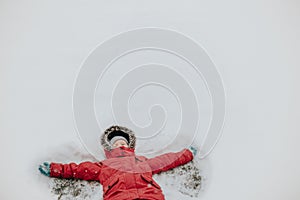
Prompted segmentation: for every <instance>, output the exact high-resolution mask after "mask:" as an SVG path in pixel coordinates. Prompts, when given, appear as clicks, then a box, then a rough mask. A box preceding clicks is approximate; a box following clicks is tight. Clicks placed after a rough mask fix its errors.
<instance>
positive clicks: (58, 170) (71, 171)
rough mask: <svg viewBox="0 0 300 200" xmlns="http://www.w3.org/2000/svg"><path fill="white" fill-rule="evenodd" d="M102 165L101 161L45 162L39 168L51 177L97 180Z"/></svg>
mask: <svg viewBox="0 0 300 200" xmlns="http://www.w3.org/2000/svg"><path fill="white" fill-rule="evenodd" d="M101 167H102V164H101V162H96V163H93V162H82V163H80V164H76V163H69V164H61V163H51V164H47V163H44V166H40V168H39V170H40V171H41V173H43V174H44V175H47V176H50V177H56V178H75V179H82V180H97V179H98V176H99V174H100V171H101Z"/></svg>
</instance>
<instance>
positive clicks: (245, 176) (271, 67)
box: [0, 0, 300, 200]
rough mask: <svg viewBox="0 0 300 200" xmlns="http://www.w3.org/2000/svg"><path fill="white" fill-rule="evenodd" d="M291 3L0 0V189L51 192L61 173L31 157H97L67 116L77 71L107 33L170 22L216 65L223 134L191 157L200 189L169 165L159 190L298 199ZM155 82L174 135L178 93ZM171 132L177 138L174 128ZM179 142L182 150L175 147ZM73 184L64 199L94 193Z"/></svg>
mask: <svg viewBox="0 0 300 200" xmlns="http://www.w3.org/2000/svg"><path fill="white" fill-rule="evenodd" d="M299 8H300V5H299V2H298V1H278V0H274V1H267V0H252V1H237V0H228V1H222V0H218V1H196V0H192V1H184V2H183V1H174V0H165V1H157V0H152V1H147V2H146V1H140V0H132V1H106V2H104V1H96V0H92V1H80V0H72V1H71V0H66V1H57V0H51V1H50V0H49V1H48V0H41V1H37V0H26V1H11V0H2V1H1V2H0V30H1V31H0V134H1V138H0V158H1V163H0V177H1V180H0V199H1V200H2V199H3V200H19V199H24V200H27V199H28V200H35V199H43V200H54V199H58V197H59V192H56V194H55V192H53V191H52V190H53V187H56V186H57V184H60V183H57V182H55V180H54V179H49V178H48V177H45V176H42V175H41V174H40V173H39V171H38V165H39V164H40V163H42V162H44V161H55V162H64V163H67V162H71V161H72V162H81V161H83V160H90V159H94V158H93V157H91V155H90V152H92V153H95V152H96V151H99V152H100V151H101V149H100V147H99V148H98V146H97V144H98V141H95V140H91V141H90V143H86V142H85V145H87V148H88V150H89V151H87V149H86V148H84V147H83V143H82V140H80V139H79V137H78V134H77V132H76V128H75V124H74V120H73V117H74V116H73V110H72V95H73V89H74V83H75V80H76V76H77V74H78V70H79V68H80V66H81V64H82V62H83V60H84V59H85V58H86V57H87V55H88V54H89V53H90V52H91V51H92V50H93V49H94V48H95V46H96V45H98V44H99V43H101V42H103V41H104V40H106V39H107V38H110V37H111V36H112V35H115V34H117V33H120V32H123V31H127V30H130V29H135V28H139V27H145V26H146V27H153V26H154V27H161V28H168V29H172V30H176V31H179V32H181V33H184V34H186V35H188V36H190V37H191V38H193V39H194V40H195V41H197V42H198V43H200V44H201V45H202V46H203V47H204V48H205V49H206V51H207V52H208V54H209V55H210V57H211V58H212V60H213V61H214V63H215V64H216V66H217V68H218V70H219V72H220V75H221V77H222V79H223V81H224V85H225V88H226V96H227V105H226V110H227V115H226V123H225V127H224V130H223V136H222V138H221V140H220V141H219V143H218V144H217V145H216V147H215V148H214V150H213V151H212V153H211V154H209V156H208V157H207V158H206V159H204V160H197V164H196V166H198V169H199V170H200V171H199V174H200V175H201V177H205V179H201V189H202V190H200V191H198V190H197V188H196V189H194V190H190V189H189V187H186V185H185V183H187V185H189V183H188V182H187V180H186V178H187V177H189V175H190V174H183V175H182V176H180V175H178V174H180V173H181V172H180V169H177V171H175V172H174V171H173V172H169V173H165V174H161V175H158V176H155V179H156V180H157V181H158V182H159V183H160V184H161V185H162V188H163V191H164V193H165V195H166V197H167V199H168V200H170V199H171V200H173V199H180V200H190V199H203V200H219V199H232V200H240V199H243V200H253V199H255V200H266V199H267V200H269V199H272V200H282V199H288V200H299V199H300V193H299V185H300V170H299V169H300V157H299V155H298V153H299V152H300V145H298V143H299V140H300V135H299V132H300V130H299V122H298V121H299V116H300V106H299V102H300V95H299V91H300V90H299V85H300V83H299V78H298V76H299V66H300V61H299V52H300V44H299V41H300V39H299V36H300V26H299V24H300V12H299ZM140 56H143V55H140ZM152 56H153V57H156V56H155V55H154V54H153V55H152ZM170 62H174V61H170ZM175 63H177V64H178V62H175ZM183 71H185V70H183ZM185 72H186V73H191V72H190V71H188V70H186V71H185ZM112 75H115V74H113V73H112ZM188 75H191V76H192V73H191V74H188ZM166 77H167V76H166ZM193 86H194V88H195V89H199V88H200V86H199V85H198V84H195V83H194V85H193ZM197 86H199V87H197ZM201 87H202V86H201ZM98 89H101V87H99V88H98ZM158 92H160V93H159V95H157V96H154V97H163V101H164V102H166V103H167V104H166V106H165V108H166V110H167V111H169V110H170V111H171V113H169V115H167V116H169V118H167V119H168V120H169V121H167V123H166V127H165V130H168V133H172V131H173V129H174V128H176V129H177V128H178V127H177V126H178V125H179V124H180V123H179V122H178V121H172V120H178V119H179V117H178V116H179V115H177V114H178V113H179V111H178V110H176V109H169V107H168V106H169V105H173V103H174V102H175V103H176V101H175V100H176V99H175V100H174V99H171V100H170V101H171V102H169V101H168V100H169V99H166V98H165V96H161V95H165V92H161V91H158ZM197 94H198V95H200V93H197ZM141 97H142V96H138V95H137V99H138V98H141ZM102 98H107V96H101V95H99V93H98V96H96V99H97V100H99V99H102ZM147 98H148V97H147ZM151 98H153V96H151V95H149V99H151ZM201 98H203V99H201ZM205 98H206V97H205V96H201V95H200V97H199V99H200V101H201V100H204V99H205ZM153 99H154V100H155V98H153ZM156 99H159V98H156ZM139 102H142V101H139ZM201 102H203V101H201ZM99 104H100V105H99ZM101 105H102V104H101V103H100V101H98V102H97V103H96V105H95V107H96V109H97V112H96V114H97V115H98V117H99V116H103V118H101V117H100V119H101V120H104V123H103V127H102V128H106V127H107V126H108V125H110V124H111V123H113V122H112V121H111V118H109V117H107V116H106V115H111V113H108V112H107V110H104V109H103V108H101ZM151 105H152V104H151ZM205 105H206V104H205ZM134 106H137V107H134ZM128 107H129V108H130V109H129V110H130V111H131V112H132V113H131V114H132V116H131V117H133V118H132V120H133V121H134V122H136V124H139V125H141V124H142V125H147V123H149V124H150V123H151V120H150V118H151V115H150V114H152V113H150V114H149V113H148V111H149V106H148V107H143V106H141V105H140V104H134V105H132V104H130V105H129V106H128ZM106 109H108V110H109V108H107V107H106ZM140 111H141V112H140ZM154 111H157V110H154ZM158 111H159V112H158V113H159V114H160V113H161V112H162V110H158ZM145 113H146V114H149V115H146V114H145ZM155 113H156V112H154V114H155ZM156 114H157V113H156ZM202 114H203V113H202ZM162 116H165V115H162ZM204 116H206V115H204ZM162 119H164V118H163V117H162ZM185 119H186V118H185ZM156 120H158V122H159V123H161V122H162V120H161V119H160V118H159V119H158V118H156ZM189 120H194V119H193V118H189ZM155 122H157V121H155ZM203 122H205V123H207V121H201V123H203ZM201 123H200V126H202V124H201ZM130 127H131V126H130ZM87 134H89V133H87ZM189 134H190V133H189V132H188V131H187V132H186V135H188V136H191V135H189ZM99 135H100V133H99ZM99 135H88V136H92V138H98V137H99ZM81 136H83V135H81ZM166 138H167V137H164V138H163V139H166ZM177 139H179V140H181V139H182V140H184V139H186V138H185V135H184V134H183V135H181V136H180V137H179V138H177ZM144 142H145V141H144ZM140 144H141V143H140ZM143 144H145V143H143ZM196 144H198V143H196ZM155 145H157V146H160V145H162V144H161V143H160V141H157V143H155ZM176 145H178V147H177V146H176V148H178V150H180V148H181V147H182V146H180V144H179V143H176ZM174 148H175V147H174ZM200 148H201V147H200ZM93 150H95V151H93ZM142 150H143V149H141V148H140V146H138V148H137V153H145V152H142ZM98 155H99V158H101V153H99V154H97V156H98ZM175 175H176V176H175ZM202 180H203V182H202ZM202 183H203V185H202ZM65 184H68V183H65ZM75 184H83V186H82V187H83V188H84V189H83V190H80V191H79V190H76V191H75V190H74V191H69V192H68V191H67V190H66V191H63V192H65V193H67V194H66V195H62V196H61V199H63V198H65V199H67V198H68V197H70V196H68V195H73V196H72V199H73V197H74V196H76V195H77V196H78V197H80V198H82V197H84V196H85V195H92V196H93V198H91V199H97V198H98V197H100V196H101V186H100V185H98V184H97V183H87V182H83V183H82V182H76V183H75ZM202 186H203V187H202ZM71 193H72V194H71ZM190 194H192V196H195V194H199V196H198V197H191V196H190Z"/></svg>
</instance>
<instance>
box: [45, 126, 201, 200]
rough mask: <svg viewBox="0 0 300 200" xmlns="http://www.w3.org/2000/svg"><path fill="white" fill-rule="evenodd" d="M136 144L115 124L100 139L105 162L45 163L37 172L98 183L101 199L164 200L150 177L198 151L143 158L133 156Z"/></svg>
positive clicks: (159, 188)
mask: <svg viewBox="0 0 300 200" xmlns="http://www.w3.org/2000/svg"><path fill="white" fill-rule="evenodd" d="M135 143H136V137H135V134H134V132H133V131H132V130H130V129H128V128H126V127H122V126H117V125H114V126H111V127H109V128H108V129H106V130H105V132H104V133H103V134H102V136H101V145H102V146H103V148H104V152H105V156H106V158H107V159H105V160H102V161H99V162H82V163H80V164H76V163H69V164H62V163H54V162H52V163H48V162H45V163H43V164H42V165H40V166H39V170H40V172H41V173H42V174H44V175H46V176H49V177H56V178H64V179H82V180H87V181H89V180H94V181H99V182H100V183H101V184H102V186H103V199H104V200H125V199H126V200H133V199H149V200H164V199H165V198H164V195H163V192H162V190H161V187H160V186H159V185H158V184H157V183H156V182H155V181H154V180H153V178H152V175H153V174H157V173H160V172H163V171H168V170H170V169H173V168H175V167H178V166H180V165H184V164H186V163H188V162H190V161H191V160H193V158H194V155H195V154H196V153H197V150H196V149H195V148H194V147H189V148H188V149H183V150H181V151H179V152H176V153H173V152H172V153H166V154H162V155H160V156H156V157H154V158H146V157H144V156H138V155H136V154H135V152H134V151H135Z"/></svg>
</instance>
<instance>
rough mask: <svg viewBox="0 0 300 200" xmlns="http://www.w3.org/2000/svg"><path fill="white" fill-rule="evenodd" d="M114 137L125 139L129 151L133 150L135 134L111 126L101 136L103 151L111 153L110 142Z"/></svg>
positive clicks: (128, 130) (119, 127) (122, 127)
mask: <svg viewBox="0 0 300 200" xmlns="http://www.w3.org/2000/svg"><path fill="white" fill-rule="evenodd" d="M114 136H122V137H125V138H126V139H127V141H128V147H129V148H131V149H135V143H136V137H135V133H134V132H133V131H132V130H130V129H129V128H126V127H124V126H118V125H113V126H110V127H109V128H107V129H106V130H105V131H104V133H103V134H102V136H101V145H102V146H103V148H104V149H105V150H107V151H111V150H112V149H113V148H112V145H111V144H110V140H111V139H112V138H113V137H114Z"/></svg>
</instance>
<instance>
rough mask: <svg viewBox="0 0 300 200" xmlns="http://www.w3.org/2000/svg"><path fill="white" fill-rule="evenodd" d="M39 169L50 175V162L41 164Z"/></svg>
mask: <svg viewBox="0 0 300 200" xmlns="http://www.w3.org/2000/svg"><path fill="white" fill-rule="evenodd" d="M39 170H40V172H41V173H42V174H44V175H45V176H50V164H49V163H48V162H44V163H43V164H42V165H40V166H39Z"/></svg>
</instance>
